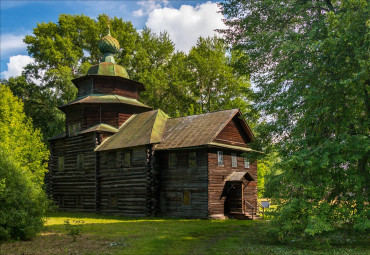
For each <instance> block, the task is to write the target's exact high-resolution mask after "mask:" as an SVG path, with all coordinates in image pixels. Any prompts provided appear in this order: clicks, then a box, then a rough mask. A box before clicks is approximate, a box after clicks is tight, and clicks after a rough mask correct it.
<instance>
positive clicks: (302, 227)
mask: <svg viewBox="0 0 370 255" xmlns="http://www.w3.org/2000/svg"><path fill="white" fill-rule="evenodd" d="M222 7H223V13H224V15H226V17H227V21H226V24H227V25H228V26H229V29H226V30H224V33H225V35H226V38H227V39H228V42H229V43H231V44H233V47H234V48H235V50H238V51H240V52H243V53H244V55H241V58H240V59H239V60H238V65H236V66H238V67H241V68H240V69H239V71H241V72H242V71H243V70H244V71H245V72H246V73H251V75H252V79H253V81H254V83H255V84H256V87H257V89H258V92H257V93H256V95H255V97H254V98H255V99H256V104H255V106H256V108H257V109H258V110H259V111H260V112H261V113H262V116H263V121H261V123H260V125H259V132H260V142H261V144H262V145H263V146H265V147H274V148H275V150H276V151H278V154H279V155H278V157H279V158H280V159H281V163H280V165H279V167H280V168H281V169H283V171H284V172H283V173H282V174H280V175H278V176H276V177H275V178H274V181H273V183H271V184H270V185H269V187H270V191H269V194H270V195H271V196H273V197H275V198H276V199H277V201H278V202H279V206H278V209H277V215H276V217H275V219H274V223H275V224H276V225H277V226H278V234H279V236H280V237H285V236H287V235H289V234H292V233H303V234H306V235H315V234H318V233H323V232H328V231H331V230H334V229H336V228H340V227H344V226H349V227H354V228H356V229H368V228H369V220H368V204H369V201H368V195H369V190H368V187H367V185H368V183H369V182H370V179H369V171H368V169H369V168H368V166H369V162H368V155H369V145H370V142H369V141H370V139H369V109H370V107H369V96H368V95H369V84H370V82H369V81H370V79H369V61H368V60H369V48H370V47H369V38H370V37H369V5H368V1H365V0H346V1H334V0H325V1H306V0H293V1H273V0H257V1H249V0H246V1H233V0H231V1H226V2H224V3H223V4H222Z"/></svg>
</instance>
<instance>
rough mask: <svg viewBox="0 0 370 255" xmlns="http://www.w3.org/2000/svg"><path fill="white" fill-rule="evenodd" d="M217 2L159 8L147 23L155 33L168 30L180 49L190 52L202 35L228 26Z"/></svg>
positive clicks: (153, 12) (211, 34) (151, 14)
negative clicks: (177, 7)
mask: <svg viewBox="0 0 370 255" xmlns="http://www.w3.org/2000/svg"><path fill="white" fill-rule="evenodd" d="M219 11H220V9H219V7H218V6H217V4H216V3H211V2H207V3H204V4H201V5H198V6H196V7H193V6H190V5H182V6H181V7H180V9H174V8H167V7H164V8H157V9H153V10H152V11H151V12H150V13H149V17H148V20H147V22H146V25H147V26H148V27H150V28H151V29H152V31H153V32H155V33H160V32H162V31H164V30H165V31H167V32H168V34H169V35H170V37H171V39H172V40H173V41H174V42H175V45H176V48H177V49H178V50H181V51H184V52H188V51H189V50H190V48H191V47H192V46H194V45H195V44H196V42H197V40H198V38H199V37H200V36H202V37H208V36H214V35H215V34H216V35H217V33H216V32H215V31H214V30H215V29H222V28H226V26H225V24H224V23H223V22H222V19H223V18H224V17H223V15H222V14H221V13H219Z"/></svg>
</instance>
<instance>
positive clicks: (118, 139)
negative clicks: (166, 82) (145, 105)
mask: <svg viewBox="0 0 370 255" xmlns="http://www.w3.org/2000/svg"><path fill="white" fill-rule="evenodd" d="M167 119H168V116H167V115H166V114H165V113H164V112H162V111H161V110H155V111H149V112H143V113H139V114H134V115H132V116H131V117H130V118H129V119H128V120H127V121H126V122H125V123H123V124H122V126H121V127H120V128H119V130H118V133H117V134H115V135H113V136H111V137H110V138H108V139H107V140H105V141H104V142H103V143H102V144H101V145H100V146H98V147H97V148H96V149H95V150H96V151H104V150H114V149H120V148H127V147H134V146H140V145H146V144H154V143H159V142H160V141H161V140H162V136H163V134H164V131H165V127H166V121H167Z"/></svg>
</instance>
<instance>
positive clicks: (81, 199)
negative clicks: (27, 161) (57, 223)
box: [48, 133, 95, 212]
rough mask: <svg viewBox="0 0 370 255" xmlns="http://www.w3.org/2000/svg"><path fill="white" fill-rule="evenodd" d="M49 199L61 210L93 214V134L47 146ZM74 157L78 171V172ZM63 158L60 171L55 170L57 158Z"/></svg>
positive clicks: (78, 136)
mask: <svg viewBox="0 0 370 255" xmlns="http://www.w3.org/2000/svg"><path fill="white" fill-rule="evenodd" d="M50 147H51V151H52V153H51V156H50V161H49V171H50V174H49V182H48V186H49V187H48V190H49V195H50V196H51V197H53V199H54V201H57V203H58V206H59V208H60V209H61V210H66V211H88V212H93V211H95V152H94V147H95V137H94V134H93V133H89V134H85V135H77V136H73V137H66V138H62V139H56V140H52V141H51V142H50ZM78 155H82V158H83V159H82V160H83V164H82V168H80V169H78V166H77V161H78V157H79V156H78ZM59 157H64V169H62V170H61V169H58V158H59Z"/></svg>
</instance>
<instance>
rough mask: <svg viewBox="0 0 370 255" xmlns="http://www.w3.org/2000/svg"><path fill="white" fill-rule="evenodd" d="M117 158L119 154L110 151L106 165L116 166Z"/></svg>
mask: <svg viewBox="0 0 370 255" xmlns="http://www.w3.org/2000/svg"><path fill="white" fill-rule="evenodd" d="M116 158H117V154H116V153H115V152H109V153H108V155H107V157H106V162H105V163H106V165H108V167H111V168H114V167H116Z"/></svg>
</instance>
